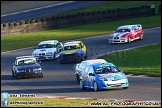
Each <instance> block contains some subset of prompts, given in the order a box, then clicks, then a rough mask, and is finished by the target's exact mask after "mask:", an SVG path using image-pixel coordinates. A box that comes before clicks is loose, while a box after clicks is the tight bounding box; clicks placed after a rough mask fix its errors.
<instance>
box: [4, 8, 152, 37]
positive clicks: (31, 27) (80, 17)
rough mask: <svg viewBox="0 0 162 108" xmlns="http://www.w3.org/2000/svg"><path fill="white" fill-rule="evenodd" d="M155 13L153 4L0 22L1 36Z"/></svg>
mask: <svg viewBox="0 0 162 108" xmlns="http://www.w3.org/2000/svg"><path fill="white" fill-rule="evenodd" d="M151 15H155V8H154V6H153V5H152V6H138V7H132V8H117V9H112V10H111V9H107V10H103V11H101V10H97V11H91V12H77V13H75V14H67V15H57V16H51V17H44V18H41V19H31V20H25V21H20V22H15V23H5V24H1V36H6V35H13V34H24V33H30V32H37V31H42V30H52V29H59V28H64V27H71V26H79V25H84V24H94V23H101V22H109V21H117V20H123V19H130V18H137V17H144V16H151Z"/></svg>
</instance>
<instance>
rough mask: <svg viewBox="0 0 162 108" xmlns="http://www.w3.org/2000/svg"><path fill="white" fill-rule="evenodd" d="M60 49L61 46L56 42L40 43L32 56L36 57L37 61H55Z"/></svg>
mask: <svg viewBox="0 0 162 108" xmlns="http://www.w3.org/2000/svg"><path fill="white" fill-rule="evenodd" d="M62 48H63V44H62V43H61V42H59V41H58V40H47V41H42V42H40V43H39V44H38V46H37V47H35V48H34V49H35V50H34V51H33V53H32V56H34V57H36V58H37V60H49V59H54V60H55V59H56V58H58V57H59V55H60V52H61V50H62Z"/></svg>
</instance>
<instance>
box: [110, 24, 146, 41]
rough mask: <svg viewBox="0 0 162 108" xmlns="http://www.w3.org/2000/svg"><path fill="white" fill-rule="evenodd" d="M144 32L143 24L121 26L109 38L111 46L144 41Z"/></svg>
mask: <svg viewBox="0 0 162 108" xmlns="http://www.w3.org/2000/svg"><path fill="white" fill-rule="evenodd" d="M143 35H144V31H143V29H142V25H141V24H134V25H124V26H120V27H118V28H117V29H116V31H114V33H113V34H111V35H110V36H109V38H108V42H109V44H112V43H130V42H132V41H134V40H137V39H138V40H142V39H143Z"/></svg>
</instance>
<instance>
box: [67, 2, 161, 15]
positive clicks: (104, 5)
mask: <svg viewBox="0 0 162 108" xmlns="http://www.w3.org/2000/svg"><path fill="white" fill-rule="evenodd" d="M160 3H161V1H105V2H103V3H101V4H95V5H92V6H88V7H85V8H80V9H77V10H73V11H67V12H64V14H74V13H77V12H90V11H94V10H107V9H116V8H131V7H137V6H142V5H147V6H149V5H150V6H151V5H154V6H155V13H158V6H159V4H160Z"/></svg>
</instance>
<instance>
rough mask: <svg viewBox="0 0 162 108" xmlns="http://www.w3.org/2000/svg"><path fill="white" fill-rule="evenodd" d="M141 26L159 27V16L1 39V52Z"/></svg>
mask: <svg viewBox="0 0 162 108" xmlns="http://www.w3.org/2000/svg"><path fill="white" fill-rule="evenodd" d="M136 23H140V24H142V26H143V28H144V29H146V28H152V27H157V26H161V15H156V16H151V17H142V18H133V19H127V20H120V21H114V22H105V23H97V24H89V25H82V26H75V27H68V28H62V29H56V30H47V31H40V32H33V33H27V34H17V35H11V36H2V37H1V52H5V51H9V50H15V49H19V48H25V47H31V46H36V45H37V44H38V43H39V42H40V41H44V40H50V39H56V40H59V41H65V40H71V39H77V38H84V37H92V36H98V35H105V34H110V33H112V31H114V30H115V29H116V28H117V27H118V26H120V25H125V24H136Z"/></svg>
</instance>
